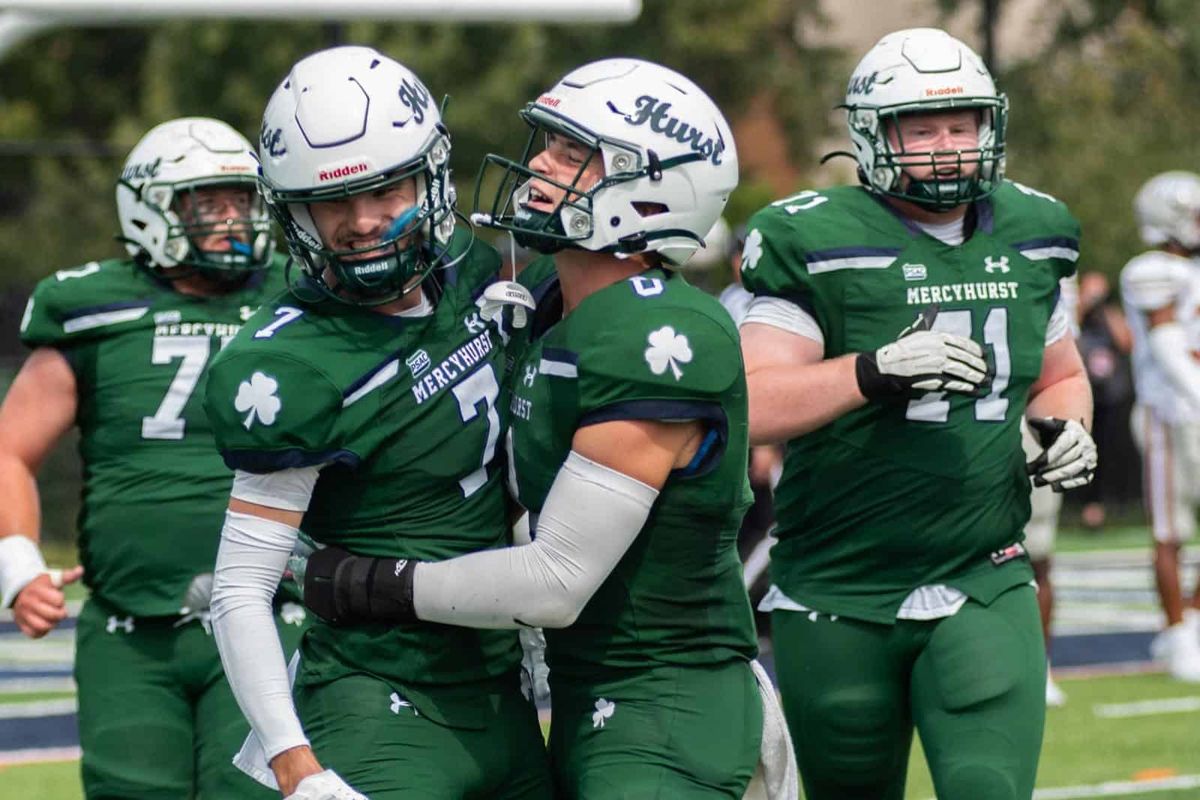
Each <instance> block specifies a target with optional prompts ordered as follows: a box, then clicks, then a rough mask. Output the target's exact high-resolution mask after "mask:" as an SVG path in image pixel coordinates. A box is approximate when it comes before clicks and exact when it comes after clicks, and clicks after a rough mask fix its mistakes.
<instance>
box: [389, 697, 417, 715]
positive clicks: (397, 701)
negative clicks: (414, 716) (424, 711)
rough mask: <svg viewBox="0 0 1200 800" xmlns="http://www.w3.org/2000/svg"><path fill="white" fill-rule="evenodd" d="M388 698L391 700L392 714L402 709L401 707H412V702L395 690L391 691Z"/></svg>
mask: <svg viewBox="0 0 1200 800" xmlns="http://www.w3.org/2000/svg"><path fill="white" fill-rule="evenodd" d="M388 699H389V700H391V701H392V705H391V709H392V713H393V714H399V713H400V709H402V708H412V707H413V704H412V703H410V702H408V701H407V700H405V699H404V698H403V697H401V696H400V695H399V693H397V692H392V695H391V697H389V698H388ZM413 711H416V709H413Z"/></svg>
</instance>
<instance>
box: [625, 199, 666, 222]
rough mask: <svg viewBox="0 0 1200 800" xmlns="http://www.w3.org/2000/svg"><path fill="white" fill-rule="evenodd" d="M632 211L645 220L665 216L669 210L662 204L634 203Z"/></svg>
mask: <svg viewBox="0 0 1200 800" xmlns="http://www.w3.org/2000/svg"><path fill="white" fill-rule="evenodd" d="M633 210H634V211H636V212H637V213H638V216H640V217H641V218H642V219H645V218H646V217H656V216H658V215H659V214H666V213H667V212H668V211H670V210H671V209H669V208H667V206H666V205H665V204H664V203H643V202H636V203H634V204H633Z"/></svg>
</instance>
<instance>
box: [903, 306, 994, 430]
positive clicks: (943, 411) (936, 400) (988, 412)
mask: <svg viewBox="0 0 1200 800" xmlns="http://www.w3.org/2000/svg"><path fill="white" fill-rule="evenodd" d="M933 330H935V331H942V332H943V333H952V334H954V335H956V336H963V337H967V338H970V336H971V311H970V310H957V311H942V312H941V313H939V314H938V315H937V318H936V319H934V321H933ZM983 343H984V344H987V345H991V347H992V354H993V355H994V357H995V364H996V374H995V376H994V377H993V378H992V389H991V391H990V392H988V394H987V396H986V397H981V398H979V399H978V400H976V401H975V419H977V420H979V421H980V422H1003V421H1004V417H1005V415H1006V414H1007V413H1008V398H1007V397H1002V396H1001V393H1002V392H1003V391H1004V390H1005V389H1007V388H1008V384H1009V382H1010V381H1011V380H1012V354H1011V353H1010V351H1009V346H1008V309H1007V308H1004V307H1002V306H995V307H993V308H989V309H988V311H987V316H986V317H984V320H983ZM945 397H946V393H945V392H926V393H925V394H924V395H923V396H921V397H918V398H916V399H914V400H909V401H908V409H907V410H906V411H905V412H904V418H905V419H908V420H911V421H913V422H945V421H946V420H947V419H949V418H950V401H949V400H946V399H945Z"/></svg>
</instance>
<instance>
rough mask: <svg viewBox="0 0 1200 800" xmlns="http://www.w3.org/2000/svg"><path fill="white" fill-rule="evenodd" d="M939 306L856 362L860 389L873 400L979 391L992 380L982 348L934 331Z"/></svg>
mask: <svg viewBox="0 0 1200 800" xmlns="http://www.w3.org/2000/svg"><path fill="white" fill-rule="evenodd" d="M936 317H937V308H936V307H935V308H931V309H928V310H926V311H925V312H923V313H922V314H921V316H920V317H918V318H917V321H916V322H915V323H913V325H911V326H909V327H908V328H906V329H905V330H903V331H902V332H901V333H900V336H899V338H898V339H896V341H894V342H892V343H891V344H886V345H884V346H883V347H881V348H879V349H878V350H876V351H875V352H874V353H860V354H859V356H858V360H857V362H856V363H855V375H856V377H857V378H858V388H859V391H861V392H862V393H863V396H864V397H866V398H867V399H868V400H876V401H891V400H906V399H909V398H912V397H919V396H921V395H923V394H924V393H926V392H958V393H960V394H975V393H977V392H978V391H979V387H980V386H981V385H982V384H983V383H984V382H985V381H987V380H988V379H989V377H990V375H989V372H988V365H987V361H985V360H984V357H983V348H982V347H980V346H979V345H978V344H977V343H976V342H973V341H971V340H970V339H968V338H966V337H964V336H956V335H954V334H952V333H944V332H942V331H935V330H932V328H933V321H934V319H935V318H936Z"/></svg>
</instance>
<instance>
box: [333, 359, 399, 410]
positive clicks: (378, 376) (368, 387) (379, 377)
mask: <svg viewBox="0 0 1200 800" xmlns="http://www.w3.org/2000/svg"><path fill="white" fill-rule="evenodd" d="M399 373H400V360H399V359H393V360H392V361H389V362H388V363H387V364H385V365H384V367H383V369H381V370H379V372H376V373H375V374H374V375H372V376H371V380H369V381H367V382H366V383H364V384H363V385H362V386H360V387H358V388H357V389H355V390H354V394H352V395H350V396H349V397H347V398H346V399H345V400H343V401H342V408H348V407H349V406H352V405H354V404H355V403H357V402H358V401H359V400H362V399H363V398H364V397H366V396H367V395H368V394H370V393H371V392H373V391H375V390H376V389H378V388H379V387H380V386H383V385H384V384H385V383H387V382H388V381H390V380H391V379H392V378H394V377H396V375H398V374H399Z"/></svg>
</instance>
